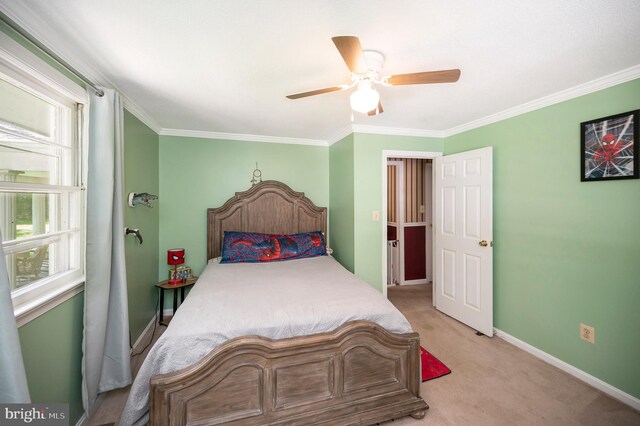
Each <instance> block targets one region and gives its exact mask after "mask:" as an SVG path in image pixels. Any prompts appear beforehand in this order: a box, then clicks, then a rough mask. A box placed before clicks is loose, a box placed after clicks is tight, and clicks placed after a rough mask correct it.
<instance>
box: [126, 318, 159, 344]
mask: <svg viewBox="0 0 640 426" xmlns="http://www.w3.org/2000/svg"><path fill="white" fill-rule="evenodd" d="M156 320H157V316H156V315H154V316H153V317H151V321H149V324H147V326H146V327H145V328H144V330H142V333H140V336H138V339H137V340H136V342H135V343H134V344H133V347H132V348H131V350H130V351H129V352H130V353H134V352H135V351H136V348H137V347H138V345H139V344H140V343H141V342H142V339H144V337H145V336H146V335H147V333H148V332H149V330H151V329H152V328H153V325H154V324H155V322H156Z"/></svg>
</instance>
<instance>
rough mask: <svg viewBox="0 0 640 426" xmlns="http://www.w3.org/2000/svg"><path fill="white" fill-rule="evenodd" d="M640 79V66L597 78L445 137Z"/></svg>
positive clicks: (456, 128)
mask: <svg viewBox="0 0 640 426" xmlns="http://www.w3.org/2000/svg"><path fill="white" fill-rule="evenodd" d="M637 78H640V65H634V66H632V67H629V68H625V69H623V70H621V71H618V72H615V73H613V74H609V75H606V76H604V77H600V78H597V79H595V80H591V81H588V82H586V83H583V84H579V85H577V86H573V87H571V88H569V89H565V90H561V91H560V92H556V93H553V94H551V95H548V96H544V97H542V98H539V99H536V100H533V101H531V102H527V103H524V104H522V105H518V106H517V107H514V108H509V109H506V110H504V111H501V112H498V113H495V114H491V115H488V116H486V117H483V118H479V119H477V120H473V121H470V122H468V123H465V124H462V125H460V126H456V127H452V128H451V129H448V130H446V131H445V132H443V133H444V137H449V136H453V135H456V134H458V133H462V132H466V131H469V130H472V129H476V128H478V127H482V126H486V125H488V124H493V123H497V122H498V121H502V120H506V119H508V118H513V117H516V116H518V115H522V114H526V113H528V112H531V111H535V110H537V109H541V108H545V107H548V106H551V105H555V104H558V103H560V102H564V101H568V100H570V99H574V98H577V97H580V96H584V95H588V94H589V93H593V92H597V91H599V90H603V89H607V88H609V87H612V86H616V85H618V84H622V83H626V82H628V81H631V80H635V79H637Z"/></svg>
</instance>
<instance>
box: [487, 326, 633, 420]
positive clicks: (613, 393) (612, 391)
mask: <svg viewBox="0 0 640 426" xmlns="http://www.w3.org/2000/svg"><path fill="white" fill-rule="evenodd" d="M493 331H494V333H495V335H496V336H498V337H499V338H501V339H503V340H504V341H506V342H509V343H511V344H512V345H514V346H516V347H518V348H520V349H522V350H523V351H526V352H529V353H530V354H531V355H533V356H535V357H536V358H539V359H541V360H543V361H544V362H547V363H549V364H551V365H553V366H554V367H557V368H559V369H560V370H562V371H564V372H566V373H569V374H571V375H572V376H573V377H575V378H577V379H579V380H582V381H583V382H585V383H587V384H588V385H591V386H593V387H594V388H596V389H598V390H599V391H602V392H604V393H606V394H607V395H609V396H610V397H612V398H615V399H617V400H618V401H620V402H622V403H624V404H627V405H628V406H630V407H632V408H634V409H636V410H638V411H640V399H638V398H636V397H634V396H633V395H629V394H628V393H626V392H624V391H622V390H620V389H618V388H616V387H613V386H611V385H610V384H609V383H606V382H604V381H602V380H600V379H598V378H597V377H594V376H592V375H591V374H589V373H585V372H584V371H582V370H580V369H579V368H576V367H574V366H573V365H571V364H567V363H566V362H564V361H562V360H561V359H558V358H556V357H554V356H553V355H549V354H548V353H546V352H544V351H542V350H540V349H538V348H536V347H534V346H531V345H530V344H528V343H526V342H523V341H522V340H520V339H517V338H515V337H513V336H511V335H510V334H507V333H505V332H504V331H502V330H498V329H497V328H494V329H493Z"/></svg>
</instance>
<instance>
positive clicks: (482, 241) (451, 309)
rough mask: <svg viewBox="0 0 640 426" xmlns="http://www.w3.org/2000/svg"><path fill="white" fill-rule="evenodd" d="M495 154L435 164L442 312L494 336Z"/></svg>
mask: <svg viewBox="0 0 640 426" xmlns="http://www.w3.org/2000/svg"><path fill="white" fill-rule="evenodd" d="M492 160H493V148H492V147H487V148H482V149H477V150H474V151H467V152H461V153H458V154H452V155H447V156H444V157H438V158H435V159H434V176H433V179H434V202H435V209H434V211H435V217H434V219H435V220H434V228H435V230H434V290H433V291H434V301H435V306H436V309H438V310H439V311H441V312H443V313H445V314H447V315H449V316H451V317H453V318H455V319H457V320H458V321H460V322H463V323H465V324H467V325H468V326H470V327H472V328H474V329H476V330H478V331H480V332H481V333H483V334H485V335H487V336H493V175H492V174H493V170H492Z"/></svg>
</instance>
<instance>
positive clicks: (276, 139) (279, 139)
mask: <svg viewBox="0 0 640 426" xmlns="http://www.w3.org/2000/svg"><path fill="white" fill-rule="evenodd" d="M160 135H161V136H183V137H188V138H202V139H222V140H234V141H247V142H266V143H284V144H292V145H313V146H327V141H326V140H322V139H302V138H289V137H283V136H264V135H247V134H243V133H222V132H206V131H201V130H182V129H162V130H161V131H160Z"/></svg>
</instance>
